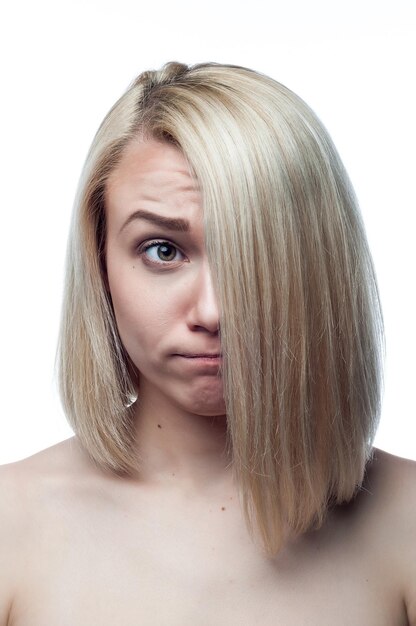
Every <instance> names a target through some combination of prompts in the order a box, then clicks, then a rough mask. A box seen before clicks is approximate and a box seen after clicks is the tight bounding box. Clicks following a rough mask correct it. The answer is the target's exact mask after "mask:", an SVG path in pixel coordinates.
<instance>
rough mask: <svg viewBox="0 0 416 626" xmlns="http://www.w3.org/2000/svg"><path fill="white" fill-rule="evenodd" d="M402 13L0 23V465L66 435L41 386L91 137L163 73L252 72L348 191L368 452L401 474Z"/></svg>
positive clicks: (405, 239)
mask: <svg viewBox="0 0 416 626" xmlns="http://www.w3.org/2000/svg"><path fill="white" fill-rule="evenodd" d="M412 4H413V2H412V0H409V1H408V2H406V1H404V0H396V1H394V2H393V1H390V2H383V1H380V0H377V1H375V0H370V1H366V0H349V1H348V2H346V1H345V2H336V1H334V0H332V1H329V0H327V1H325V0H314V2H310V1H309V0H303V1H302V0H291V1H290V2H289V0H286V1H285V2H279V1H277V2H265V1H262V0H259V1H256V2H252V1H250V2H247V1H245V0H239V1H238V2H237V1H235V0H232V1H229V2H227V0H221V1H218V0H210V2H208V3H203V4H202V3H198V2H196V1H195V2H189V1H186V0H176V1H170V2H166V1H163V2H148V3H144V2H133V1H129V0H117V2H116V0H113V1H111V2H110V1H109V0H100V1H99V2H98V1H96V2H94V1H92V0H82V1H81V0H71V1H69V0H65V1H63V2H59V0H54V1H53V2H48V1H46V0H37V1H36V2H31V1H30V2H29V0H23V1H22V2H15V3H13V5H12V3H10V6H9V7H8V8H7V9H3V10H2V15H0V24H1V25H0V46H1V49H0V59H1V61H0V62H1V65H2V67H1V78H0V80H1V82H0V85H1V94H0V109H1V110H0V113H1V114H0V124H1V127H0V133H1V134H0V137H1V148H0V158H1V164H0V166H1V179H2V182H1V189H0V198H1V209H0V223H1V227H0V285H1V307H0V316H1V319H0V332H1V344H0V345H1V360H0V363H1V372H0V381H1V383H0V384H1V404H0V411H1V415H0V463H5V462H9V461H12V460H17V459H19V458H22V457H24V456H27V455H29V454H33V453H34V452H36V451H38V450H40V449H42V448H45V447H47V446H49V445H52V444H53V443H55V442H57V441H59V440H61V439H63V438H66V437H68V436H70V435H71V431H70V429H69V427H68V426H67V425H66V422H65V418H64V416H63V413H62V410H61V408H60V404H59V400H58V396H57V393H56V390H55V383H54V357H55V346H56V339H57V332H58V323H59V311H60V301H61V294H62V282H63V262H64V254H65V246H66V235H67V230H68V224H69V218H70V212H71V207H72V202H73V197H74V194H75V189H76V185H77V180H78V177H79V173H80V170H81V166H82V163H83V160H84V158H85V155H86V152H87V149H88V146H89V144H90V142H91V140H92V137H93V134H94V132H95V131H96V129H97V126H98V124H99V122H100V121H101V119H102V118H103V116H104V115H105V113H106V112H107V111H108V109H109V108H110V106H111V105H112V104H113V103H114V101H115V100H116V99H117V98H118V97H119V96H120V95H121V93H122V92H123V91H124V90H125V88H126V87H127V86H128V85H129V83H130V81H131V80H132V79H133V78H134V77H135V76H136V74H138V73H139V72H141V71H143V70H145V69H152V68H159V67H160V66H161V65H162V64H163V63H165V62H166V61H169V60H178V61H182V62H185V63H196V62H203V61H217V62H223V63H233V64H237V65H245V66H248V67H252V68H253V69H257V70H260V71H262V72H265V73H267V74H269V75H271V76H272V77H274V78H276V79H277V80H279V81H280V82H283V83H284V84H286V85H287V86H288V87H290V88H291V89H293V90H294V91H295V92H297V93H298V94H299V95H300V96H302V97H303V98H304V99H305V100H306V101H307V102H308V103H309V104H310V105H311V106H312V108H313V109H314V110H315V111H316V112H317V114H318V115H319V117H320V118H321V119H322V120H323V122H324V123H325V125H326V126H327V128H328V129H329V131H330V133H331V134H332V136H333V139H334V141H335V144H336V145H337V147H338V149H339V151H340V153H341V156H342V158H343V160H344V162H345V164H346V166H347V169H348V171H349V173H350V176H351V178H352V181H353V184H354V185H355V188H356V191H357V195H358V197H359V200H360V204H361V208H362V212H363V216H364V221H365V223H366V227H367V231H368V237H369V240H370V246H371V248H372V251H373V256H374V260H375V264H376V269H377V274H378V279H379V284H380V290H381V296H382V300H383V305H384V314H385V323H386V332H387V363H386V391H385V400H384V409H383V415H382V421H381V425H380V429H379V434H378V437H377V440H376V444H377V445H378V446H379V447H381V448H384V449H385V450H388V451H390V452H392V453H395V454H398V455H401V456H407V457H409V458H413V459H416V426H415V424H416V419H415V417H416V410H415V402H414V387H415V384H416V381H415V366H414V361H415V353H416V335H415V320H416V315H415V308H416V307H415V277H414V274H415V267H416V260H415V257H416V255H415V231H414V227H415V218H414V214H415V188H414V185H415V180H416V176H415V166H416V159H415V154H414V150H415V145H416V123H415V112H416V97H415V59H416V49H415V45H414V40H415V27H416V23H415V19H414V17H413V15H412V6H411V5H412Z"/></svg>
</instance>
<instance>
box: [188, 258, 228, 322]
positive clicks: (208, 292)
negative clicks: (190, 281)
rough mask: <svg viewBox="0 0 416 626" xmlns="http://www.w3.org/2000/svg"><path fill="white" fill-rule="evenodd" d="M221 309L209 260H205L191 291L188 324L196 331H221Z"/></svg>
mask: <svg viewBox="0 0 416 626" xmlns="http://www.w3.org/2000/svg"><path fill="white" fill-rule="evenodd" d="M219 323H220V319H219V309H218V302H217V296H216V293H215V290H214V284H213V281H212V275H211V270H210V267H209V265H208V261H206V260H204V262H203V263H202V265H201V269H200V271H199V272H198V273H197V275H196V276H195V278H194V285H193V288H192V292H191V293H190V307H189V315H188V326H189V328H190V329H191V330H194V331H206V332H209V333H211V334H217V333H218V332H219Z"/></svg>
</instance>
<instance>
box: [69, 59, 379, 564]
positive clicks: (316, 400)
mask: <svg viewBox="0 0 416 626" xmlns="http://www.w3.org/2000/svg"><path fill="white" fill-rule="evenodd" d="M140 136H141V137H152V138H155V139H159V140H162V141H171V142H173V143H174V144H175V145H177V146H178V147H179V148H180V149H181V150H182V152H183V154H184V155H185V157H186V159H187V160H188V162H189V165H190V167H191V170H192V172H193V173H194V175H195V177H196V179H197V180H198V183H199V186H200V188H201V193H202V198H203V208H204V225H205V238H206V246H207V254H208V258H209V260H210V267H211V272H212V276H213V280H214V283H215V285H216V290H217V295H218V299H219V302H220V310H221V312H222V314H221V320H220V327H221V345H222V351H223V354H224V366H223V380H224V396H225V403H226V408H227V424H228V445H229V448H230V451H231V454H232V459H233V472H234V474H235V478H236V482H237V484H238V485H239V488H240V494H241V498H242V504H243V508H244V513H245V517H246V521H247V525H248V528H249V530H250V532H251V534H252V536H253V538H255V536H256V534H258V535H259V537H260V542H261V545H262V546H264V549H265V551H266V553H267V554H270V555H272V554H275V553H276V552H277V551H278V549H279V547H280V546H281V544H282V542H283V540H284V538H285V536H286V535H287V534H289V533H292V534H300V533H303V532H306V531H307V530H309V529H311V528H314V527H319V525H320V524H322V522H323V520H324V518H325V514H326V512H327V510H328V506H329V504H330V503H336V504H338V503H341V502H345V501H349V500H351V498H353V497H354V495H355V493H356V491H357V489H358V488H359V486H360V485H361V483H362V481H363V476H364V469H365V464H366V462H367V460H368V459H369V456H370V454H371V450H372V443H373V439H374V435H375V431H376V427H377V424H378V418H379V413H380V403H381V393H382V361H383V322H382V314H381V307H380V302H379V296H378V290H377V284H376V278H375V273H374V268H373V263H372V259H371V255H370V252H369V248H368V244H367V240H366V235H365V231H364V227H363V223H362V220H361V216H360V212H359V209H358V205H357V201H356V198H355V195H354V192H353V189H352V186H351V184H350V182H349V179H348V176H347V174H346V172H345V169H344V167H343V165H342V162H341V160H340V158H339V156H338V153H337V151H336V149H335V147H334V146H333V143H332V141H331V139H330V137H329V135H328V133H327V132H326V130H325V128H324V127H323V125H322V124H321V122H320V121H319V120H318V119H317V117H316V116H315V114H314V113H313V112H312V111H311V109H310V108H309V107H308V106H307V105H306V104H305V103H304V102H303V101H302V100H301V99H300V98H299V97H298V96H296V95H295V94H293V93H292V92H291V91H290V90H288V89H287V88H286V87H284V86H282V85H281V84H279V83H277V82H276V81H274V80H272V79H271V78H268V77H267V76H264V75H262V74H259V73H257V72H254V71H252V70H249V69H246V68H242V67H236V66H229V65H228V66H227V65H219V64H213V63H208V64H200V65H195V66H193V67H188V66H186V65H183V64H179V63H168V64H167V65H165V66H164V67H163V68H162V69H161V70H160V71H153V72H144V73H143V74H141V75H140V76H139V77H138V78H137V79H136V80H135V81H134V82H133V84H132V85H131V87H130V88H129V89H128V90H127V92H126V93H125V94H124V95H123V96H122V97H121V98H120V100H119V101H118V102H117V103H116V104H115V105H114V107H113V108H112V109H111V111H110V112H109V114H108V115H107V116H106V118H105V119H104V121H103V123H102V125H101V126H100V128H99V130H98V132H97V134H96V137H95V139H94V141H93V144H92V147H91V149H90V152H89V154H88V157H87V160H86V163H85V166H84V170H83V175H82V178H81V181H80V186H79V191H78V196H77V199H76V203H75V209H74V217H73V222H72V227H71V234H70V240H69V247H68V261H67V279H66V288H65V299H64V304H63V318H62V327H61V338H60V346H59V353H58V359H59V380H60V390H61V396H62V400H63V405H64V408H65V411H66V414H67V416H68V419H69V422H70V424H71V426H72V428H73V429H74V431H75V433H76V434H77V435H78V437H79V439H80V440H81V442H82V443H83V445H84V446H85V448H86V450H87V451H88V452H89V454H90V456H91V458H92V459H94V460H95V461H96V462H97V463H98V464H99V465H100V466H101V467H105V468H109V469H111V470H112V471H114V472H118V473H129V472H132V471H137V469H139V470H140V465H138V459H137V457H136V455H135V454H134V453H133V444H134V428H133V427H134V423H133V416H134V406H133V405H132V398H133V397H134V394H135V382H134V376H132V375H131V373H132V366H131V363H129V358H128V355H127V354H126V352H125V350H124V348H123V346H122V343H121V341H120V338H119V335H118V331H117V326H116V323H115V318H114V313H113V310H112V305H111V299H110V297H109V294H108V290H107V288H106V284H105V272H104V271H103V250H104V246H105V189H106V181H107V179H108V176H109V174H110V173H111V172H112V171H113V170H114V168H115V167H116V165H117V163H118V161H119V159H120V157H121V155H122V154H123V151H124V149H125V147H126V145H127V144H128V143H129V142H131V141H133V140H134V139H135V138H137V137H140Z"/></svg>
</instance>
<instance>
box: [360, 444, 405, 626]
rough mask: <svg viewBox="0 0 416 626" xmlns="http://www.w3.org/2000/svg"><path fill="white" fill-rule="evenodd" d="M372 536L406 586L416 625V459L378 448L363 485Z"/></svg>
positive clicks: (393, 572) (392, 574)
mask: <svg viewBox="0 0 416 626" xmlns="http://www.w3.org/2000/svg"><path fill="white" fill-rule="evenodd" d="M364 489H365V490H366V491H367V495H368V501H369V502H370V503H371V504H370V507H371V509H372V515H371V517H372V518H373V524H372V528H373V535H374V538H375V540H376V543H377V547H378V549H379V550H382V551H384V553H385V554H386V557H387V559H388V560H386V563H388V568H387V569H388V572H389V575H391V576H395V575H396V576H397V578H398V580H399V581H400V583H401V587H402V589H403V600H404V603H405V605H406V609H407V614H408V619H409V624H411V625H412V626H416V462H415V461H411V460H408V459H403V458H399V457H396V456H393V455H391V454H388V453H387V452H384V451H381V450H375V451H374V456H373V460H372V462H371V463H370V464H369V467H368V472H367V476H366V480H365V484H364Z"/></svg>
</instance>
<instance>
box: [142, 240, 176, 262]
mask: <svg viewBox="0 0 416 626" xmlns="http://www.w3.org/2000/svg"><path fill="white" fill-rule="evenodd" d="M143 254H145V255H146V258H147V259H148V260H150V261H151V262H152V263H159V264H163V263H172V262H174V261H183V259H184V256H183V254H182V252H180V251H179V250H178V249H177V247H176V246H174V245H173V244H172V243H169V241H152V242H150V243H149V244H147V245H146V246H145V247H144V249H143Z"/></svg>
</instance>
